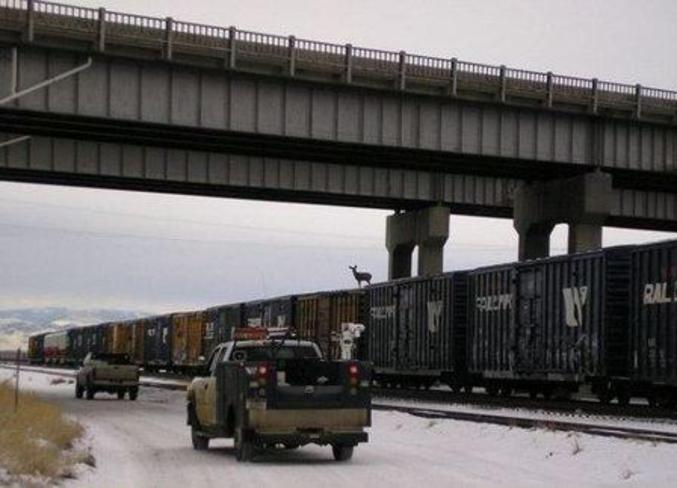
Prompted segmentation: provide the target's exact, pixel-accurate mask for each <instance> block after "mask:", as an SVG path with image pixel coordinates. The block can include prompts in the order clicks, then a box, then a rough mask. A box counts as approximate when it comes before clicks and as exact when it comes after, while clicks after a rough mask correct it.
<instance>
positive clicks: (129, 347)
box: [110, 322, 134, 358]
mask: <svg viewBox="0 0 677 488" xmlns="http://www.w3.org/2000/svg"><path fill="white" fill-rule="evenodd" d="M133 325H134V324H133V322H117V323H115V324H112V325H111V326H110V327H111V328H112V336H113V337H112V338H113V341H112V342H113V347H112V351H111V352H113V353H114V354H129V357H130V358H131V357H133V356H134V328H133Z"/></svg>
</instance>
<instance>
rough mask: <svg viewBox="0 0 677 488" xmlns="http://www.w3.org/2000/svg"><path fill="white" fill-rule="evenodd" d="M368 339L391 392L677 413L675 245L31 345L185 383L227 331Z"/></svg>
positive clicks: (34, 340)
mask: <svg viewBox="0 0 677 488" xmlns="http://www.w3.org/2000/svg"><path fill="white" fill-rule="evenodd" d="M348 322H353V323H362V324H364V325H365V326H366V332H365V334H364V335H363V337H362V338H361V339H360V340H359V341H358V342H357V351H356V355H357V357H359V358H360V359H363V360H368V361H371V362H372V363H373V365H374V380H375V381H376V382H377V383H379V384H381V385H384V386H389V387H430V386H431V385H433V384H435V383H444V384H447V385H449V386H450V387H451V388H452V389H453V390H455V391H460V390H466V391H468V390H472V388H473V387H476V386H481V387H484V388H485V389H486V390H487V392H488V393H490V394H492V395H497V394H502V395H510V394H512V393H513V392H515V391H521V392H528V393H529V394H530V395H532V396H538V395H541V396H543V397H545V398H549V397H551V396H558V397H566V396H570V395H571V394H572V393H575V392H578V391H580V390H581V389H582V388H587V389H590V390H591V391H592V392H593V393H594V394H596V395H597V396H598V397H599V399H600V400H601V401H603V402H609V401H611V400H612V399H614V398H616V399H617V400H618V402H619V403H620V404H624V403H627V402H628V401H629V399H630V397H632V396H641V397H645V398H647V399H648V400H649V401H650V403H652V404H658V405H661V406H674V405H675V403H676V402H677V241H669V242H662V243H657V244H648V245H640V246H619V247H612V248H606V249H601V250H598V251H592V252H587V253H580V254H572V255H565V256H555V257H550V258H544V259H537V260H533V261H526V262H518V263H508V264H503V265H498V266H491V267H486V268H478V269H473V270H468V271H455V272H451V273H445V274H442V275H439V276H433V277H426V278H408V279H401V280H395V281H390V282H386V283H380V284H374V285H370V286H367V287H366V288H363V289H353V290H343V291H331V292H318V293H313V294H304V295H290V296H285V297H279V298H274V299H268V300H257V301H254V302H248V303H238V304H229V305H223V306H218V307H213V308H209V309H207V310H202V311H196V312H187V313H186V312H184V313H175V314H169V315H161V316H156V317H147V318H143V319H138V320H132V321H126V322H120V323H106V324H99V325H93V326H89V327H81V328H72V329H68V330H62V331H58V332H52V333H48V334H39V335H35V336H32V337H31V338H30V345H29V357H30V360H31V361H32V362H35V363H48V364H49V363H52V364H74V363H76V362H78V361H79V360H81V359H82V358H83V357H84V355H85V354H86V353H87V352H88V351H100V352H118V353H127V354H129V355H130V356H131V357H133V358H134V360H135V361H136V362H137V363H138V364H139V365H140V366H143V367H144V368H145V369H147V370H161V369H164V370H168V371H177V372H184V373H191V372H194V371H197V370H198V368H200V367H202V366H203V365H204V361H205V358H206V357H208V356H209V353H210V352H211V350H212V349H213V348H214V347H215V346H216V345H217V344H219V343H221V342H223V341H226V340H228V339H229V338H230V335H231V331H232V330H233V329H234V328H236V327H243V326H245V327H288V328H290V329H291V330H294V331H296V334H297V335H298V336H299V337H300V338H306V339H312V340H314V341H316V342H317V343H318V344H319V345H320V347H321V348H322V349H323V350H324V353H325V355H326V356H327V357H328V358H332V359H335V358H338V357H339V347H338V346H339V340H340V337H339V336H340V334H339V331H340V327H341V324H342V323H348Z"/></svg>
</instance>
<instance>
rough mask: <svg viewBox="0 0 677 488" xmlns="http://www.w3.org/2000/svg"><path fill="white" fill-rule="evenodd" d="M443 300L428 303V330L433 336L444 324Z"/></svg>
mask: <svg viewBox="0 0 677 488" xmlns="http://www.w3.org/2000/svg"><path fill="white" fill-rule="evenodd" d="M443 304H444V302H443V301H442V300H436V301H431V302H428V303H427V307H428V330H429V331H430V333H431V334H435V333H436V332H437V331H438V330H440V324H441V323H442V306H443Z"/></svg>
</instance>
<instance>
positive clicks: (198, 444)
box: [190, 425, 209, 451]
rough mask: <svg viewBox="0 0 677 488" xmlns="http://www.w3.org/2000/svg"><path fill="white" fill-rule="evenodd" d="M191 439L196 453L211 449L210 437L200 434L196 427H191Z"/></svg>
mask: <svg viewBox="0 0 677 488" xmlns="http://www.w3.org/2000/svg"><path fill="white" fill-rule="evenodd" d="M190 439H191V440H192V441H193V449H195V450H196V451H206V450H207V449H209V437H205V436H203V435H202V434H200V433H199V432H198V430H197V429H196V428H195V426H194V425H191V426H190Z"/></svg>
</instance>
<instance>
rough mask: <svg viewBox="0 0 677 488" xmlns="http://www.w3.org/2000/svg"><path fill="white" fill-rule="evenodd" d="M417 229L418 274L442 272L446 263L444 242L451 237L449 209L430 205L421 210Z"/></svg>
mask: <svg viewBox="0 0 677 488" xmlns="http://www.w3.org/2000/svg"><path fill="white" fill-rule="evenodd" d="M416 229H417V233H416V234H417V235H416V242H417V244H418V275H419V276H430V275H435V274H439V273H441V272H442V269H443V265H444V244H445V243H446V242H447V239H448V238H449V209H448V208H447V207H430V208H427V209H425V210H419V212H418V219H417V226H416Z"/></svg>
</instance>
